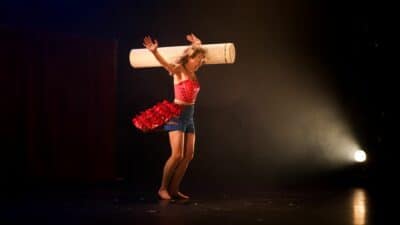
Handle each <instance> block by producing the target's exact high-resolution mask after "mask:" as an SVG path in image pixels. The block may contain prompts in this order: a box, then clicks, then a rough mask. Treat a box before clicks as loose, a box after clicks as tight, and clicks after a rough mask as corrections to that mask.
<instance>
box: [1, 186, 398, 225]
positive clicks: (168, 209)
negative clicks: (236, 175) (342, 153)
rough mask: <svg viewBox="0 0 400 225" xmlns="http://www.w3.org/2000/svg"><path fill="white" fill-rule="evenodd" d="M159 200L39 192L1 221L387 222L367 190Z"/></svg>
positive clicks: (129, 193)
mask: <svg viewBox="0 0 400 225" xmlns="http://www.w3.org/2000/svg"><path fill="white" fill-rule="evenodd" d="M191 194H192V199H191V200H190V201H160V200H158V199H157V197H156V196H155V194H154V193H145V192H139V191H133V190H132V189H130V188H129V187H107V188H105V187H102V188H85V190H83V189H79V188H74V189H68V188H66V189H65V190H58V191H55V190H53V191H50V190H45V189H42V190H40V191H39V190H37V191H31V192H25V193H24V194H20V195H18V196H13V197H10V196H9V197H8V198H7V200H8V201H6V202H7V203H6V204H3V207H2V210H1V212H2V216H1V217H0V219H1V221H2V222H1V224H85V225H86V224H107V225H109V224H129V225H133V224H147V225H151V224H174V225H179V224H223V225H225V224H226V225H228V224H282V225H291V224H308V225H313V224H319V225H322V224H323V225H330V224H332V225H363V224H388V223H389V218H388V216H389V215H388V213H389V212H388V211H387V209H389V208H390V206H388V205H387V203H388V202H387V201H385V200H384V199H383V198H381V197H379V196H380V195H379V193H376V192H371V191H369V190H367V189H365V188H360V187H348V188H318V189H317V188H312V189H301V190H296V189H290V190H265V191H253V192H250V191H247V192H229V191H223V192H218V193H204V192H199V191H197V192H196V191H193V192H191Z"/></svg>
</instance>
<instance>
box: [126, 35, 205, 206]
mask: <svg viewBox="0 0 400 225" xmlns="http://www.w3.org/2000/svg"><path fill="white" fill-rule="evenodd" d="M186 39H187V40H188V41H189V42H190V43H191V45H190V46H189V47H188V48H186V49H185V51H184V52H183V54H182V56H181V57H180V58H179V60H178V61H177V62H175V63H170V62H167V61H166V60H165V59H164V58H163V56H162V55H161V54H160V53H159V52H158V51H157V48H158V42H157V40H153V39H152V38H151V37H150V36H146V37H145V38H144V41H143V45H144V46H145V47H146V48H147V49H148V50H149V51H150V52H152V53H153V55H154V57H155V58H156V59H157V60H158V62H159V63H160V64H161V65H162V66H163V67H164V68H165V69H166V70H167V71H168V73H169V74H170V75H171V76H172V77H173V84H174V95H175V97H174V101H173V102H169V101H166V100H165V101H163V102H161V103H158V104H156V105H155V106H154V107H152V108H150V109H148V110H146V111H144V112H143V113H141V114H140V115H138V116H136V117H135V118H133V120H132V122H133V124H134V125H135V126H136V127H137V128H139V129H141V130H143V131H151V130H155V129H160V128H161V129H163V130H165V131H168V134H169V142H170V146H171V155H170V157H169V158H168V160H167V161H166V163H165V165H164V169H163V176H162V180H161V186H160V188H159V190H158V196H159V197H160V198H161V199H164V200H169V199H171V198H178V199H189V196H187V195H185V194H183V193H182V192H181V191H180V184H181V181H182V178H183V177H184V175H185V172H186V170H187V167H188V165H189V163H190V161H191V160H192V159H193V156H194V148H195V139H196V133H195V123H194V118H193V116H194V106H195V102H196V98H197V95H198V93H199V91H200V84H199V82H198V79H197V75H196V71H197V70H198V69H199V68H200V67H201V66H202V65H203V64H204V62H205V56H206V50H205V49H204V48H202V47H201V44H202V43H201V40H200V39H199V38H198V37H196V36H195V35H194V34H188V35H186Z"/></svg>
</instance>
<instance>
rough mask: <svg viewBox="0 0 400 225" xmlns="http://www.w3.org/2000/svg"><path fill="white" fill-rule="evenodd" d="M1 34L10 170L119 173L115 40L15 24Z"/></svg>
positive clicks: (74, 175) (62, 176) (66, 175)
mask: <svg viewBox="0 0 400 225" xmlns="http://www.w3.org/2000/svg"><path fill="white" fill-rule="evenodd" d="M0 34H1V41H0V74H1V76H0V77H1V78H0V79H1V80H0V82H1V86H0V87H1V89H2V92H3V94H2V96H1V100H2V102H1V104H2V110H1V112H2V121H3V122H2V124H3V126H2V128H1V132H2V134H1V135H2V137H3V138H5V141H4V142H3V143H2V145H3V146H2V149H3V155H4V154H5V156H6V157H5V159H6V160H7V161H8V162H7V163H6V164H7V165H8V166H7V168H6V170H7V173H8V174H7V175H8V176H12V175H11V174H15V173H16V172H18V173H17V174H19V175H22V176H24V177H27V178H33V179H35V178H40V179H45V180H79V181H99V180H108V179H112V178H114V175H115V159H116V149H115V138H116V137H115V136H116V135H115V131H116V128H115V120H116V119H115V116H116V112H115V111H116V99H115V96H116V90H115V89H116V55H117V52H116V51H117V44H116V41H114V40H102V39H95V38H88V37H81V36H77V35H72V34H54V33H44V32H33V31H16V30H11V29H0ZM6 146H9V147H6ZM3 159H4V158H3Z"/></svg>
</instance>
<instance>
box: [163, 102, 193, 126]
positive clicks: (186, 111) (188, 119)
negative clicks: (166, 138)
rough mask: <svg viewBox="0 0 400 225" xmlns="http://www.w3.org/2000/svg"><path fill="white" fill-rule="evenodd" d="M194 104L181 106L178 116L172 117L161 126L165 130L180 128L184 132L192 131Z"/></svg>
mask: <svg viewBox="0 0 400 225" xmlns="http://www.w3.org/2000/svg"><path fill="white" fill-rule="evenodd" d="M193 115H194V105H185V106H183V109H182V112H181V114H180V115H179V116H178V117H172V118H171V119H170V120H169V121H168V122H167V123H166V124H165V125H164V127H163V129H164V130H165V131H175V130H180V131H182V132H184V133H194V132H195V126H194V119H193Z"/></svg>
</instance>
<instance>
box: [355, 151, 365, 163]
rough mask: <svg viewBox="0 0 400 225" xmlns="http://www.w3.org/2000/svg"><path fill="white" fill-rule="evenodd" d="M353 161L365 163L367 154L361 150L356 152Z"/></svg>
mask: <svg viewBox="0 0 400 225" xmlns="http://www.w3.org/2000/svg"><path fill="white" fill-rule="evenodd" d="M354 160H355V161H356V162H365V160H367V154H366V153H365V151H363V150H357V151H355V152H354Z"/></svg>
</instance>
